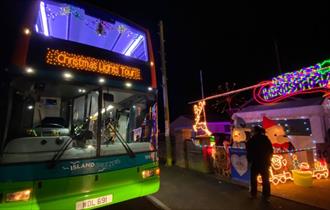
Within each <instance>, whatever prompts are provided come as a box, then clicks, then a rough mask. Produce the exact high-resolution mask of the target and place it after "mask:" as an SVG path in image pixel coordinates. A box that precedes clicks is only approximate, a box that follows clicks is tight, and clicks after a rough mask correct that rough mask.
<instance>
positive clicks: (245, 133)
mask: <svg viewBox="0 0 330 210" xmlns="http://www.w3.org/2000/svg"><path fill="white" fill-rule="evenodd" d="M245 126H246V123H245V121H244V120H243V119H242V118H240V117H236V118H235V119H234V127H233V128H232V131H231V137H232V140H233V144H232V147H233V148H241V149H245V148H246V142H247V140H248V139H249V135H250V132H251V129H249V128H246V127H245Z"/></svg>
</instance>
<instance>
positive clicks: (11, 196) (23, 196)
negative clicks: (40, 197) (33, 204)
mask: <svg viewBox="0 0 330 210" xmlns="http://www.w3.org/2000/svg"><path fill="white" fill-rule="evenodd" d="M31 192H32V190H31V189H27V190H22V191H17V192H12V193H7V194H6V202H12V201H27V200H29V199H30V196H31Z"/></svg>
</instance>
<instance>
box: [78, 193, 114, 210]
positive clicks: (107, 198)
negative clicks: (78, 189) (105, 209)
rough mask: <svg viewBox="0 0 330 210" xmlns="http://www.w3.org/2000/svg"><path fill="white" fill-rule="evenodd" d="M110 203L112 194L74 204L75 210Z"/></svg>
mask: <svg viewBox="0 0 330 210" xmlns="http://www.w3.org/2000/svg"><path fill="white" fill-rule="evenodd" d="M111 202H112V194H111V195H105V196H102V197H98V198H93V199H88V200H83V201H78V202H77V203H76V210H81V209H88V208H92V207H96V206H101V205H104V204H107V203H111Z"/></svg>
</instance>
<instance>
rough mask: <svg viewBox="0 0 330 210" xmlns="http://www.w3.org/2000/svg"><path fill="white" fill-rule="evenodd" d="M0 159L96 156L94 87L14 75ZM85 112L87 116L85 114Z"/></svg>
mask: <svg viewBox="0 0 330 210" xmlns="http://www.w3.org/2000/svg"><path fill="white" fill-rule="evenodd" d="M12 88H13V91H12V92H13V96H12V100H13V101H12V109H11V110H12V111H11V114H10V116H11V117H10V123H9V126H8V135H7V138H6V141H5V142H4V144H3V145H4V146H3V148H2V159H1V162H4V163H13V162H40V161H49V160H52V158H53V157H54V156H55V155H56V153H57V152H59V151H60V150H61V149H63V147H64V145H65V146H66V148H65V151H64V153H63V155H61V157H60V158H61V159H77V158H86V157H87V158H88V157H94V156H96V148H95V146H96V143H95V142H96V130H97V128H96V126H97V125H96V124H93V123H92V122H91V120H90V118H91V117H92V116H93V115H95V113H97V107H98V104H97V103H98V101H97V93H96V91H93V89H95V88H96V87H93V86H88V87H81V86H75V85H69V84H66V83H61V84H59V83H56V82H51V81H33V80H28V79H23V78H17V79H16V80H14V81H13V82H12ZM87 114H89V116H87Z"/></svg>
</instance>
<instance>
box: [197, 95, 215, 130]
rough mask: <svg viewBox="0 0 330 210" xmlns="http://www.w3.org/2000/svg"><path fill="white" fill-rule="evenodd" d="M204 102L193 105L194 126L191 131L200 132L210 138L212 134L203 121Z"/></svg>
mask: <svg viewBox="0 0 330 210" xmlns="http://www.w3.org/2000/svg"><path fill="white" fill-rule="evenodd" d="M204 107H205V101H200V102H198V104H195V105H194V114H195V124H194V125H193V129H194V131H195V132H196V133H198V131H202V132H203V133H204V134H205V135H207V136H211V135H212V133H211V131H209V129H208V128H207V122H206V120H205V117H204V116H205V110H204Z"/></svg>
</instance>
